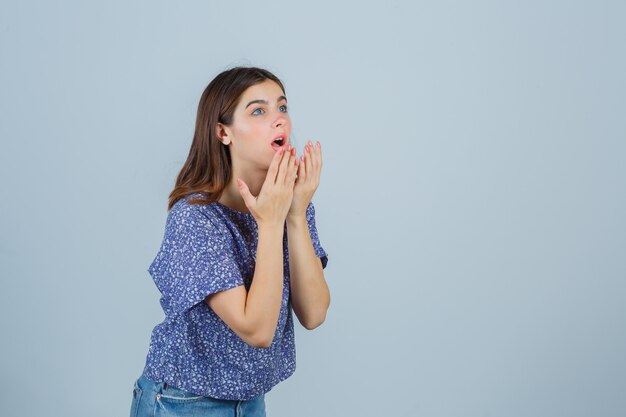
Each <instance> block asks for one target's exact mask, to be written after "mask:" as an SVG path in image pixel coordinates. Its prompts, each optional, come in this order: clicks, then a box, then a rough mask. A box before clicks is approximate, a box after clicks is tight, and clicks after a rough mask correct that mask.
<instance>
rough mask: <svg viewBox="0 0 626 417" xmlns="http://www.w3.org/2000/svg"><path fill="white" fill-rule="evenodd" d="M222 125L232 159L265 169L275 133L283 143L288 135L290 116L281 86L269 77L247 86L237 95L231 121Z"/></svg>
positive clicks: (244, 164) (272, 151)
mask: <svg viewBox="0 0 626 417" xmlns="http://www.w3.org/2000/svg"><path fill="white" fill-rule="evenodd" d="M224 129H225V131H226V132H227V136H226V137H227V138H229V139H230V144H229V146H230V152H231V156H232V157H233V159H236V160H237V162H235V163H239V165H240V166H247V167H250V168H255V167H260V168H262V169H267V168H268V167H269V165H270V163H271V161H272V158H273V157H274V153H275V152H276V151H277V146H276V145H273V142H274V140H275V139H276V137H277V136H283V138H284V140H283V142H282V145H283V146H284V147H286V146H287V144H288V143H289V138H290V136H291V119H290V118H289V113H287V99H286V97H285V95H284V93H283V90H282V89H281V88H280V86H279V85H278V84H277V83H275V82H274V81H272V80H265V81H263V82H261V83H259V84H256V85H253V86H251V87H249V88H248V89H247V90H245V91H244V93H243V94H242V95H241V98H240V100H239V103H238V104H237V108H236V109H235V114H234V117H233V123H232V125H231V126H225V127H224Z"/></svg>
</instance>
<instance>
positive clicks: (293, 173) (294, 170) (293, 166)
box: [289, 148, 298, 187]
mask: <svg viewBox="0 0 626 417" xmlns="http://www.w3.org/2000/svg"><path fill="white" fill-rule="evenodd" d="M289 166H290V167H291V170H290V173H291V178H290V181H289V185H290V186H291V187H293V183H294V182H295V181H296V175H297V174H298V154H297V152H296V148H293V160H292V163H290V164H289Z"/></svg>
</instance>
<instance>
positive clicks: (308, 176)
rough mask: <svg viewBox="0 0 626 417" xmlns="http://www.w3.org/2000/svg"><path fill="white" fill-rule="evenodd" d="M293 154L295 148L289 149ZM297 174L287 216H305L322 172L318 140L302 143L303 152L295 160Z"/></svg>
mask: <svg viewBox="0 0 626 417" xmlns="http://www.w3.org/2000/svg"><path fill="white" fill-rule="evenodd" d="M291 152H292V154H293V155H295V154H296V153H295V148H292V149H291ZM297 162H298V176H297V178H296V182H295V184H294V187H293V200H292V201H291V207H290V208H289V212H288V213H287V217H295V216H305V215H306V209H307V207H308V205H309V203H310V202H311V199H312V198H313V194H315V191H316V190H317V187H318V186H319V183H320V176H321V172H322V147H321V144H320V142H319V141H317V143H316V144H315V145H313V142H312V141H308V142H307V143H306V144H305V145H304V154H303V155H302V156H301V157H300V158H299V159H298V160H297Z"/></svg>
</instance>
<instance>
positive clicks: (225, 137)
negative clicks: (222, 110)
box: [215, 122, 230, 146]
mask: <svg viewBox="0 0 626 417" xmlns="http://www.w3.org/2000/svg"><path fill="white" fill-rule="evenodd" d="M229 134H230V132H229V131H228V128H227V127H226V126H224V125H223V124H221V123H219V122H218V123H217V124H216V125H215V135H217V139H218V140H219V141H220V142H222V143H223V144H224V145H227V146H228V144H229V143H230V137H229Z"/></svg>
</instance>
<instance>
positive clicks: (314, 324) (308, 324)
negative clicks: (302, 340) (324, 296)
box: [302, 314, 326, 330]
mask: <svg viewBox="0 0 626 417" xmlns="http://www.w3.org/2000/svg"><path fill="white" fill-rule="evenodd" d="M324 321H326V314H324V315H323V316H321V317H320V318H318V319H317V320H311V321H307V322H304V323H302V325H303V326H304V328H305V329H307V330H313V329H317V328H318V327H320V326H321V325H322V323H324Z"/></svg>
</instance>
